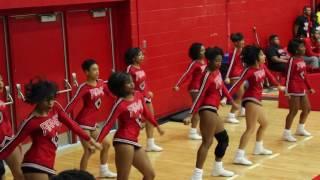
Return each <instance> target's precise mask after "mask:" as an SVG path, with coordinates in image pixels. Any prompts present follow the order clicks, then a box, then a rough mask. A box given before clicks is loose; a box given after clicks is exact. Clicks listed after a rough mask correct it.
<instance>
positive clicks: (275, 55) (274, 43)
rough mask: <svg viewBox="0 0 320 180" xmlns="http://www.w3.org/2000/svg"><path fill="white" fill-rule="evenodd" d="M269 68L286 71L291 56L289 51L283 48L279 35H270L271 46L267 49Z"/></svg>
mask: <svg viewBox="0 0 320 180" xmlns="http://www.w3.org/2000/svg"><path fill="white" fill-rule="evenodd" d="M266 56H267V60H268V68H269V69H270V70H272V71H276V72H286V68H287V63H288V60H289V58H290V56H289V55H288V53H287V52H286V51H285V50H284V49H282V48H281V46H280V40H279V36H278V35H275V34H273V35H271V36H270V37H269V46H268V48H267V49H266Z"/></svg>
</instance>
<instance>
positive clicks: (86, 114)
mask: <svg viewBox="0 0 320 180" xmlns="http://www.w3.org/2000/svg"><path fill="white" fill-rule="evenodd" d="M105 94H107V95H110V96H112V95H111V92H110V91H109V89H108V87H107V81H103V80H101V79H98V80H97V85H96V86H91V85H89V84H87V83H82V84H81V85H80V86H79V87H78V90H77V92H76V94H75V95H74V96H73V98H72V100H71V101H70V103H69V104H68V105H67V106H66V108H65V111H66V112H67V113H70V112H72V110H73V109H74V108H75V107H76V105H77V103H78V102H79V101H80V100H81V99H82V101H83V106H82V108H81V110H80V112H79V114H78V115H77V117H76V118H75V121H77V122H78V124H79V125H80V127H81V128H83V129H86V130H95V129H96V126H97V113H99V110H100V106H101V104H102V98H103V96H104V95H105Z"/></svg>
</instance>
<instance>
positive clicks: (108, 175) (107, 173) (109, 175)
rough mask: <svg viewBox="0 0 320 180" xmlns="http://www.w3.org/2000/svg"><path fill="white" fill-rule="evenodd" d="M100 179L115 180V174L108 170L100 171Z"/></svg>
mask: <svg viewBox="0 0 320 180" xmlns="http://www.w3.org/2000/svg"><path fill="white" fill-rule="evenodd" d="M100 177H101V178H116V177H117V174H116V173H114V172H111V171H110V170H109V169H108V170H103V171H100Z"/></svg>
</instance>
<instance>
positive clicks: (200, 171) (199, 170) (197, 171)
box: [194, 168, 203, 173]
mask: <svg viewBox="0 0 320 180" xmlns="http://www.w3.org/2000/svg"><path fill="white" fill-rule="evenodd" d="M194 172H195V173H202V172H203V170H202V169H199V168H195V169H194Z"/></svg>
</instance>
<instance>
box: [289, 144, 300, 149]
mask: <svg viewBox="0 0 320 180" xmlns="http://www.w3.org/2000/svg"><path fill="white" fill-rule="evenodd" d="M297 146H298V144H292V145H291V146H289V147H288V149H293V148H295V147H297Z"/></svg>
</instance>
